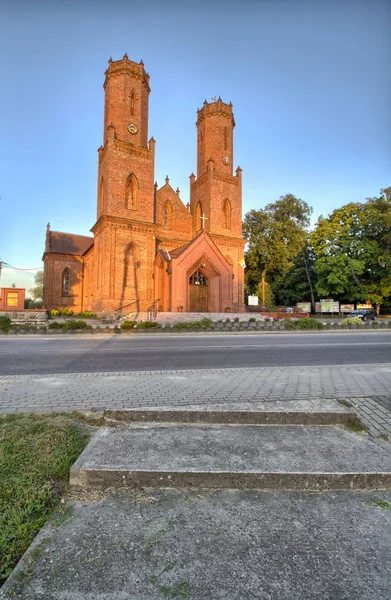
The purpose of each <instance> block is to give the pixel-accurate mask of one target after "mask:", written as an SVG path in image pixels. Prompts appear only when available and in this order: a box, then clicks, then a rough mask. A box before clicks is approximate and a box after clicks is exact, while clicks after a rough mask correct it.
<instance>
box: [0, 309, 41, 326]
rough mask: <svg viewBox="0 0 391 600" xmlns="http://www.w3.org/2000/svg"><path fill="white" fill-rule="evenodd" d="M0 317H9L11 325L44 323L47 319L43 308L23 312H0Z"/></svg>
mask: <svg viewBox="0 0 391 600" xmlns="http://www.w3.org/2000/svg"><path fill="white" fill-rule="evenodd" d="M0 316H2V317H9V318H10V319H11V322H12V323H32V322H33V323H34V322H36V323H44V322H46V321H47V319H48V315H47V312H46V310H45V309H44V308H26V309H25V310H0Z"/></svg>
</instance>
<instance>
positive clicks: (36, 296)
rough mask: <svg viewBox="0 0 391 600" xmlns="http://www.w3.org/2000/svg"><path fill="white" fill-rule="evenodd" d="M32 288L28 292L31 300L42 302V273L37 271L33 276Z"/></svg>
mask: <svg viewBox="0 0 391 600" xmlns="http://www.w3.org/2000/svg"><path fill="white" fill-rule="evenodd" d="M34 284H35V285H34V287H33V288H32V289H31V290H29V292H30V294H31V296H32V298H33V300H42V298H43V271H37V272H36V274H35V276H34Z"/></svg>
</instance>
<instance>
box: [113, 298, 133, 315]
mask: <svg viewBox="0 0 391 600" xmlns="http://www.w3.org/2000/svg"><path fill="white" fill-rule="evenodd" d="M136 302H138V300H133V302H129V304H124V305H123V306H119V307H118V308H116V309H115V311H114V312H119V311H121V310H122V309H123V308H128V307H129V306H132V304H136Z"/></svg>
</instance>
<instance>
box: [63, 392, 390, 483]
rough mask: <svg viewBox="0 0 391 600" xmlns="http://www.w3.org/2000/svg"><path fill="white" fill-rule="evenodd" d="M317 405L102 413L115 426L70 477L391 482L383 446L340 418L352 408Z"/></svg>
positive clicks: (102, 480)
mask: <svg viewBox="0 0 391 600" xmlns="http://www.w3.org/2000/svg"><path fill="white" fill-rule="evenodd" d="M323 403H324V409H323V410H321V406H320V402H319V401H317V402H315V401H312V406H310V404H311V401H301V403H300V402H299V403H298V402H294V401H291V402H289V403H287V402H285V403H279V406H277V407H276V405H277V404H278V403H273V404H272V405H271V403H263V404H264V405H262V403H259V406H258V409H259V410H254V409H253V410H250V411H246V410H244V406H241V407H240V406H239V407H238V405H234V406H233V407H230V406H228V407H227V406H225V405H221V406H220V407H219V408H216V406H213V407H208V408H205V409H200V407H188V408H187V409H178V410H177V409H164V410H163V409H161V408H156V409H146V410H142V411H141V410H134V411H132V410H131V411H106V419H107V420H108V422H109V423H110V424H116V425H117V427H104V428H102V429H100V430H99V431H98V432H97V434H96V435H95V436H94V438H93V439H92V440H91V441H90V443H89V444H88V446H87V448H86V449H85V450H84V452H83V453H82V454H81V456H80V457H79V458H78V460H77V461H76V463H75V464H74V465H73V467H72V469H71V475H70V483H71V486H73V487H74V488H78V489H88V488H91V489H97V488H98V489H103V490H104V489H107V488H116V489H120V488H142V487H154V488H170V487H171V488H189V487H193V488H194V487H195V488H210V489H259V490H306V491H320V490H322V491H327V490H351V489H355V490H363V489H391V454H390V452H389V451H388V449H387V448H386V446H383V445H381V444H379V443H377V442H375V441H374V440H372V439H371V438H370V437H368V436H367V435H361V434H356V433H354V432H353V431H350V430H349V429H347V428H344V427H342V426H341V424H345V425H347V426H348V427H349V426H350V425H351V424H352V423H354V419H355V417H354V413H353V415H352V412H351V411H349V410H346V409H345V408H344V407H341V408H338V407H337V406H335V405H333V402H332V401H329V402H325V401H323ZM266 404H269V408H268V407H267V406H265V405H266ZM284 404H285V405H286V404H289V405H290V406H289V407H286V406H284ZM135 418H136V419H140V420H142V421H143V422H140V421H138V422H135V421H133V419H135ZM352 419H353V420H352ZM157 421H159V422H157ZM311 421H312V422H311ZM275 422H277V423H278V424H275ZM254 423H255V424H254ZM272 423H273V424H272ZM308 423H310V424H308ZM118 425H120V426H118Z"/></svg>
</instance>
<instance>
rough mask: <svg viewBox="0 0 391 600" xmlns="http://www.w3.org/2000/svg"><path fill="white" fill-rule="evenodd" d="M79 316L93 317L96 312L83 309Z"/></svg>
mask: <svg viewBox="0 0 391 600" xmlns="http://www.w3.org/2000/svg"><path fill="white" fill-rule="evenodd" d="M79 316H80V317H84V318H85V319H94V318H95V317H96V314H95V313H94V312H92V311H91V310H84V311H83V312H82V313H80V315H79Z"/></svg>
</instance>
